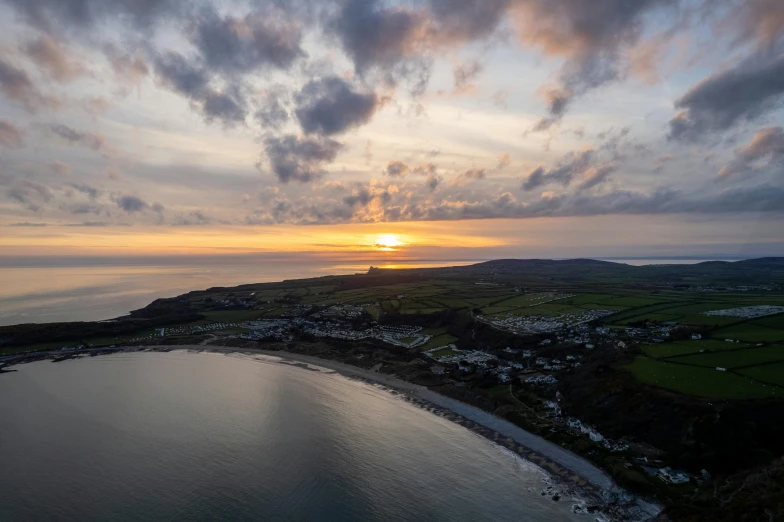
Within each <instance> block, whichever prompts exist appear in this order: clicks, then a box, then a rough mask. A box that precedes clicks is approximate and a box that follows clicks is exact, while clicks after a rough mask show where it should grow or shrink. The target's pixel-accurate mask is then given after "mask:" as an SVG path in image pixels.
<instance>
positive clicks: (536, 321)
mask: <svg viewBox="0 0 784 522" xmlns="http://www.w3.org/2000/svg"><path fill="white" fill-rule="evenodd" d="M614 313H615V312H614V311H612V310H586V311H585V312H579V313H572V314H563V315H558V316H544V315H528V316H526V315H515V314H512V313H506V314H501V315H497V316H494V317H491V318H488V319H485V320H486V321H487V322H488V323H489V324H491V325H492V326H495V327H497V328H501V329H504V330H509V331H511V332H514V333H522V334H525V333H528V334H532V333H533V334H537V333H551V332H557V331H560V330H563V329H565V328H569V327H574V326H577V325H582V324H584V323H589V322H591V321H595V320H597V319H601V318H603V317H607V316H608V315H612V314H614Z"/></svg>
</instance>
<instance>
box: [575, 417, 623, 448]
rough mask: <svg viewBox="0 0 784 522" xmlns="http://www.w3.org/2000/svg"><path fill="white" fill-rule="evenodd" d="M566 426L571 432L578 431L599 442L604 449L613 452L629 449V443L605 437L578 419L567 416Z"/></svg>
mask: <svg viewBox="0 0 784 522" xmlns="http://www.w3.org/2000/svg"><path fill="white" fill-rule="evenodd" d="M566 426H568V427H569V429H571V430H572V431H573V432H579V433H580V434H581V435H586V436H587V437H588V438H589V439H591V440H592V441H593V442H596V443H597V444H600V445H601V446H602V447H604V448H605V449H606V450H608V451H611V452H613V453H622V452H624V451H626V450H628V449H629V445H628V444H626V443H625V442H616V441H612V440H610V439H608V438H605V437H604V436H603V435H602V434H601V433H599V432H598V431H596V429H594V428H593V427H591V426H589V425H587V424H585V423H583V422H581V421H580V420H579V419H575V418H574V417H569V418H568V419H566Z"/></svg>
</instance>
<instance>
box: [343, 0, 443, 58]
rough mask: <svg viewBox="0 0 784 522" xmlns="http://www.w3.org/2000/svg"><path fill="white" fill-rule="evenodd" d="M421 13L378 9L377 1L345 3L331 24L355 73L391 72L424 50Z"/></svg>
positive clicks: (378, 2) (425, 30)
mask: <svg viewBox="0 0 784 522" xmlns="http://www.w3.org/2000/svg"><path fill="white" fill-rule="evenodd" d="M427 26H428V20H427V17H426V15H425V13H424V12H422V11H415V10H413V9H409V8H406V7H389V8H385V7H382V6H381V2H380V1H379V0H347V1H346V2H345V3H344V4H343V7H342V8H341V9H340V11H339V12H338V14H337V16H336V17H335V19H334V20H332V22H331V23H330V29H331V32H332V33H333V34H335V35H337V37H338V39H339V40H340V42H341V44H342V46H343V50H344V51H345V53H346V54H347V55H348V56H349V57H350V58H351V59H352V60H353V62H354V66H355V69H356V71H357V72H359V73H364V72H366V71H367V70H368V69H370V68H372V67H382V68H391V67H394V66H395V65H397V64H399V63H400V62H401V61H402V60H404V59H406V58H408V57H411V56H412V55H415V54H417V53H420V52H422V51H423V49H424V43H423V39H424V38H425V37H426V35H427V31H428V27H427Z"/></svg>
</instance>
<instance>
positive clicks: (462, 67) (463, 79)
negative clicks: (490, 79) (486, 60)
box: [452, 60, 484, 92]
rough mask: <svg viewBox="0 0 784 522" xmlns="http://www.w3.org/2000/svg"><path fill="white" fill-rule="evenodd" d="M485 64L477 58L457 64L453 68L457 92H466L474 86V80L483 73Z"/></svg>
mask: <svg viewBox="0 0 784 522" xmlns="http://www.w3.org/2000/svg"><path fill="white" fill-rule="evenodd" d="M483 70H484V66H483V65H482V64H481V63H479V62H478V61H476V60H472V61H470V62H468V63H461V64H456V65H455V66H454V68H453V69H452V78H453V80H454V84H455V88H454V90H455V92H465V91H466V90H469V89H471V87H473V85H472V82H473V81H474V80H475V79H476V78H477V77H478V76H479V75H480V74H481V72H482V71H483Z"/></svg>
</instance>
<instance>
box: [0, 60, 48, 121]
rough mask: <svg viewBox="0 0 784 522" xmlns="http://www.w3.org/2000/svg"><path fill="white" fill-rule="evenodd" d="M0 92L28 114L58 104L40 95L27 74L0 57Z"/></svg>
mask: <svg viewBox="0 0 784 522" xmlns="http://www.w3.org/2000/svg"><path fill="white" fill-rule="evenodd" d="M0 91H2V92H3V94H5V95H6V97H7V98H8V99H10V100H13V101H15V102H18V103H20V104H21V105H22V106H23V107H24V108H25V109H27V111H28V112H32V113H35V112H37V111H38V110H39V109H41V108H46V107H48V108H56V107H58V106H59V102H58V101H57V100H56V99H54V98H52V97H50V96H44V95H43V94H41V93H40V92H39V91H38V89H37V88H36V86H35V85H34V84H33V81H32V80H31V79H30V76H28V74H27V72H25V71H24V70H23V69H19V68H18V67H15V66H14V65H12V64H10V63H9V62H7V61H5V60H3V59H2V57H0Z"/></svg>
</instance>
